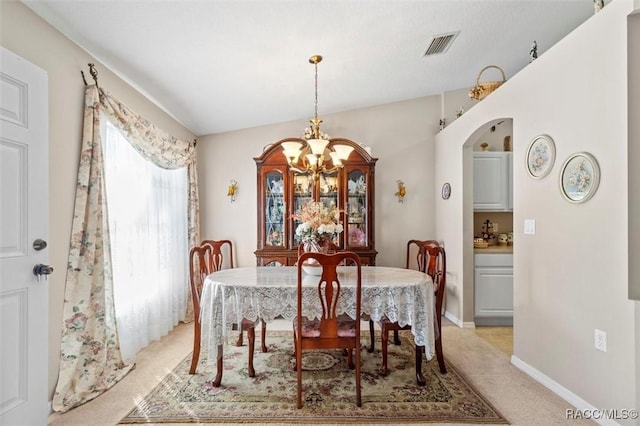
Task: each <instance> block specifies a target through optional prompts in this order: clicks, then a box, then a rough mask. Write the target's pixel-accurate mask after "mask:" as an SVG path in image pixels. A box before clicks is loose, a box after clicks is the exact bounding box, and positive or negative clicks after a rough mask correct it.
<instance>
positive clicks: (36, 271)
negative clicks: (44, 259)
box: [33, 263, 53, 281]
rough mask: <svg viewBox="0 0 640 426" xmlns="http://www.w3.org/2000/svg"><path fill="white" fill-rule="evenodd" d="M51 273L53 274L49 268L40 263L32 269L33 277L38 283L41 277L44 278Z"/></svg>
mask: <svg viewBox="0 0 640 426" xmlns="http://www.w3.org/2000/svg"><path fill="white" fill-rule="evenodd" d="M52 272H53V268H52V267H51V266H49V265H43V264H42V263H38V264H37V265H36V266H34V267H33V275H35V276H36V277H38V281H40V277H41V276H43V275H44V276H45V278H46V277H47V275H49V274H50V273H52Z"/></svg>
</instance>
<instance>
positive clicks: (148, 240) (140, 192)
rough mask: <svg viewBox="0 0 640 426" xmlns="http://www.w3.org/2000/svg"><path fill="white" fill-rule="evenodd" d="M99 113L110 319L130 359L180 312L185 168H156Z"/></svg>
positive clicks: (184, 283)
mask: <svg viewBox="0 0 640 426" xmlns="http://www.w3.org/2000/svg"><path fill="white" fill-rule="evenodd" d="M101 121H102V123H104V124H103V127H104V128H103V129H102V135H103V136H102V140H103V144H104V145H103V146H104V163H105V186H106V197H107V212H108V221H109V235H110V239H111V258H112V267H113V283H114V302H115V309H116V321H117V327H118V334H119V337H120V349H121V351H122V357H123V359H124V360H125V362H128V361H131V360H132V359H133V357H134V356H135V354H136V353H137V352H138V351H139V350H140V349H142V348H144V347H145V346H147V345H148V344H149V343H150V342H152V341H154V340H158V339H160V337H162V336H164V335H166V334H167V333H168V332H169V331H170V330H171V329H172V328H173V327H174V326H175V325H177V324H178V322H179V321H180V320H182V319H184V314H185V310H186V300H187V291H188V288H189V287H188V279H189V278H188V269H187V265H188V241H187V186H188V178H187V169H186V168H182V169H176V170H165V169H161V168H160V167H158V166H156V165H155V164H153V163H151V162H150V161H148V160H147V159H145V158H143V157H142V156H141V155H140V154H139V153H138V152H137V151H136V150H135V149H134V148H133V146H132V145H131V144H130V143H129V142H128V141H127V139H126V138H125V137H124V136H123V135H122V134H121V133H120V132H119V131H118V129H116V128H115V127H114V126H113V125H112V124H111V123H110V122H109V121H108V119H106V117H104V120H101Z"/></svg>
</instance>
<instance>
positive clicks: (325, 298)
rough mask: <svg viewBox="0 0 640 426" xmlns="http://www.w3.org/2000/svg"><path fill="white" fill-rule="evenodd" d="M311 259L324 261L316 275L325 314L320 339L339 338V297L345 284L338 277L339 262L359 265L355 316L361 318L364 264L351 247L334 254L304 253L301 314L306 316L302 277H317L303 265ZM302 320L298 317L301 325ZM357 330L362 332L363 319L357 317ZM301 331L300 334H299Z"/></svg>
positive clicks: (300, 269) (299, 267) (323, 313)
mask: <svg viewBox="0 0 640 426" xmlns="http://www.w3.org/2000/svg"><path fill="white" fill-rule="evenodd" d="M309 259H315V260H316V261H317V262H318V263H319V264H320V265H322V274H321V275H320V276H318V277H317V281H318V284H317V290H318V297H319V303H320V305H321V306H322V316H321V318H320V336H319V338H320V339H323V338H326V339H337V338H338V320H339V316H340V314H341V312H337V311H336V309H337V306H338V298H339V297H340V295H341V293H342V284H341V282H340V279H339V274H338V266H340V265H342V264H344V263H348V264H353V265H355V267H356V288H355V301H354V302H355V312H356V318H360V309H361V305H362V301H361V299H362V269H361V267H362V265H361V262H360V257H359V256H358V255H357V254H355V253H353V252H350V251H341V252H337V253H334V254H324V253H315V252H308V253H302V254H301V255H300V257H299V258H298V317H299V319H300V318H301V317H302V316H304V312H303V310H302V308H303V303H302V300H303V298H302V291H303V290H302V287H303V282H304V280H303V278H306V279H307V280H309V279H311V280H315V279H316V277H315V276H311V275H306V274H305V273H304V271H303V268H302V265H303V263H304V262H306V261H307V260H309ZM300 324H302V321H298V325H300ZM355 325H356V333H357V335H358V336H359V335H360V321H355ZM298 335H300V334H298Z"/></svg>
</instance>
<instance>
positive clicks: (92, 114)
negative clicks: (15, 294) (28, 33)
mask: <svg viewBox="0 0 640 426" xmlns="http://www.w3.org/2000/svg"><path fill="white" fill-rule="evenodd" d="M100 112H102V113H103V114H105V115H106V116H108V117H109V120H110V121H111V122H112V123H113V124H114V125H115V126H116V127H118V128H119V129H120V130H121V131H123V132H124V133H125V134H126V135H127V137H128V139H129V140H130V141H131V142H132V145H133V146H134V147H135V149H136V150H137V151H138V152H140V154H141V155H142V156H143V157H145V158H147V159H149V160H151V161H153V162H154V163H155V164H156V165H158V166H159V167H163V168H167V169H175V168H181V167H187V170H188V176H189V185H188V192H189V194H188V200H189V206H188V221H189V224H188V234H189V235H188V238H189V245H190V246H194V245H196V244H197V241H199V235H198V233H199V223H198V191H197V177H196V160H195V147H194V146H193V144H191V143H189V142H185V141H181V140H178V139H176V138H174V137H171V136H170V135H168V134H167V133H166V132H164V131H162V130H160V129H158V128H156V127H155V126H154V125H153V124H151V123H149V122H148V121H146V120H144V119H142V118H141V117H139V116H138V115H137V114H135V113H134V112H133V111H131V110H130V109H128V108H127V107H126V106H125V105H123V104H122V103H120V102H119V101H118V100H116V99H114V98H112V97H111V96H110V95H109V94H108V93H106V92H105V91H104V90H102V89H100V88H98V87H97V86H96V85H91V86H87V88H86V91H85V108H84V129H83V140H82V148H81V153H80V164H79V168H78V181H77V186H76V203H75V208H74V216H73V225H72V233H71V243H70V250H69V261H68V265H67V282H66V288H65V298H64V300H65V302H64V308H63V331H62V344H61V353H60V371H59V373H58V383H57V386H56V391H55V394H54V397H53V409H54V410H55V411H61V412H64V411H68V410H70V409H71V408H73V407H76V406H78V405H81V404H83V403H85V402H87V401H90V400H91V399H93V398H95V397H96V396H98V395H100V394H101V393H103V392H105V391H106V390H108V389H109V388H111V387H112V386H113V385H114V384H116V383H117V382H118V381H119V380H120V379H122V378H123V377H124V376H125V375H126V374H127V373H128V372H129V371H130V370H131V368H132V367H133V365H132V364H125V363H124V362H123V360H122V356H121V354H120V347H119V343H118V335H117V330H116V321H115V307H114V302H113V277H112V266H111V254H110V243H109V227H108V221H107V205H106V197H105V184H104V161H103V157H102V155H103V154H102V152H103V151H102V142H101V139H100ZM187 285H188V283H186V282H185V286H187ZM187 306H190V305H189V304H188V305H187Z"/></svg>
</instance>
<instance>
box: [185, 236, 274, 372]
mask: <svg viewBox="0 0 640 426" xmlns="http://www.w3.org/2000/svg"><path fill="white" fill-rule="evenodd" d="M225 245H226V246H227V247H228V252H229V256H228V257H229V264H228V266H229V267H230V268H233V245H232V243H231V241H229V240H220V241H215V240H206V241H203V242H202V244H201V245H200V246H196V247H193V248H192V249H191V251H190V253H189V281H190V284H191V298H192V300H193V316H194V328H193V354H192V356H191V367H190V369H189V374H195V373H196V369H197V368H198V359H199V357H200V340H201V323H200V297H201V296H202V289H203V286H204V280H205V278H206V277H207V275H209V274H210V273H213V272H215V271H218V270H220V269H222V268H223V267H224V265H225V263H224V255H223V249H222V247H224V246H225ZM234 327H235V329H240V338H239V339H238V343H239V345H240V346H241V345H242V338H241V337H242V332H243V331H244V330H246V331H247V341H248V344H249V354H248V357H249V371H248V374H249V377H254V376H255V370H253V351H254V348H255V324H254V323H253V322H252V321H249V320H245V319H243V320H242V323H241V324H240V326H239V327H238V325H237V324H234ZM265 336H266V324H265V323H264V321H263V323H262V348H261V349H262V352H267V346H266V343H265Z"/></svg>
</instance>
